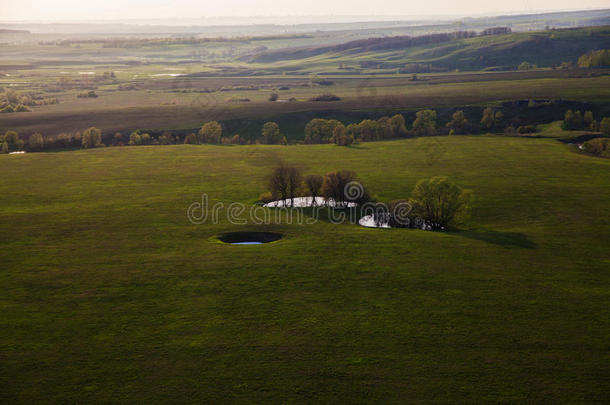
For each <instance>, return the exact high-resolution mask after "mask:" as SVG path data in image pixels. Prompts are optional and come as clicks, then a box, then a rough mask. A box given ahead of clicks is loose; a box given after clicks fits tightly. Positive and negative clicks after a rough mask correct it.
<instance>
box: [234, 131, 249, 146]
mask: <svg viewBox="0 0 610 405" xmlns="http://www.w3.org/2000/svg"><path fill="white" fill-rule="evenodd" d="M231 143H232V144H233V145H245V144H246V140H245V139H244V138H242V137H241V136H240V135H239V134H235V135H233V137H231Z"/></svg>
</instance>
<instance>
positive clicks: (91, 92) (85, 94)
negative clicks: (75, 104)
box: [76, 90, 97, 98]
mask: <svg viewBox="0 0 610 405" xmlns="http://www.w3.org/2000/svg"><path fill="white" fill-rule="evenodd" d="M76 97H78V98H97V93H96V92H95V90H89V91H85V92H83V93H78V94H77V95H76Z"/></svg>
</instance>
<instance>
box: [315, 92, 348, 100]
mask: <svg viewBox="0 0 610 405" xmlns="http://www.w3.org/2000/svg"><path fill="white" fill-rule="evenodd" d="M339 100H341V98H340V97H338V96H336V95H334V94H331V93H325V94H321V95H319V96H317V97H312V98H310V99H309V101H339Z"/></svg>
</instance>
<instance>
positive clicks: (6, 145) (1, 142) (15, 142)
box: [0, 131, 24, 153]
mask: <svg viewBox="0 0 610 405" xmlns="http://www.w3.org/2000/svg"><path fill="white" fill-rule="evenodd" d="M23 145H24V142H23V140H22V139H21V138H20V137H19V134H18V133H17V132H15V131H6V132H5V133H4V135H1V136H0V146H1V150H2V153H10V152H17V151H20V150H23Z"/></svg>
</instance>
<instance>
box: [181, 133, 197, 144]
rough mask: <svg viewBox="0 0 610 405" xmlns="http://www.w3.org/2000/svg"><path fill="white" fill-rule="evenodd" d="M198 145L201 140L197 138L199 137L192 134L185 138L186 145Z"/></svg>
mask: <svg viewBox="0 0 610 405" xmlns="http://www.w3.org/2000/svg"><path fill="white" fill-rule="evenodd" d="M198 143H199V140H198V138H197V135H195V134H193V133H190V134H188V135H187V136H186V137H184V144H185V145H197V144H198Z"/></svg>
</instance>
